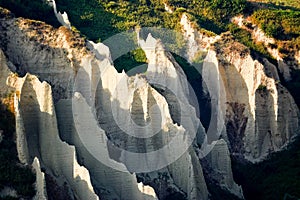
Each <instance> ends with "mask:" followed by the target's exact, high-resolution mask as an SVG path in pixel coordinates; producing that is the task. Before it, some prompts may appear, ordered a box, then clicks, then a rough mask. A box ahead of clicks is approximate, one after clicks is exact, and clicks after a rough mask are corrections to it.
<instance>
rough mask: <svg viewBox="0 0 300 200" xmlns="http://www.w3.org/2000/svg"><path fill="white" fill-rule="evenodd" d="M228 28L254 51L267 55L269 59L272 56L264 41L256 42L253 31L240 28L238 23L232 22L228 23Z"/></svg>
mask: <svg viewBox="0 0 300 200" xmlns="http://www.w3.org/2000/svg"><path fill="white" fill-rule="evenodd" d="M228 29H229V31H230V32H231V34H232V35H233V36H234V37H235V38H236V39H237V40H238V41H239V42H241V43H242V44H244V45H245V46H247V47H249V48H250V49H251V50H252V51H254V52H257V53H259V54H261V55H263V56H264V57H267V58H269V59H272V58H271V55H270V54H269V52H268V51H267V48H266V47H265V46H264V45H263V44H262V43H255V42H254V41H253V39H252V36H251V33H250V32H248V31H246V30H244V29H241V28H239V27H238V26H237V25H235V24H233V23H231V24H229V25H228Z"/></svg>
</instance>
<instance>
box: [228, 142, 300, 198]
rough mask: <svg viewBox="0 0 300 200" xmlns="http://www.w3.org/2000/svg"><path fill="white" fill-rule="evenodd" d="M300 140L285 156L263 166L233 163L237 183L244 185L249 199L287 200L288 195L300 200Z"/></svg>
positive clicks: (280, 156)
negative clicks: (285, 199) (285, 198)
mask: <svg viewBox="0 0 300 200" xmlns="http://www.w3.org/2000/svg"><path fill="white" fill-rule="evenodd" d="M299 146H300V138H298V139H297V140H296V141H295V143H293V144H291V146H290V147H289V148H288V149H287V150H284V151H282V152H278V153H275V154H272V155H271V156H270V158H269V159H268V160H266V161H263V162H262V163H259V164H250V163H241V162H238V161H237V160H236V159H234V158H233V159H232V160H233V172H234V179H235V180H236V182H237V183H238V184H242V186H243V191H244V196H245V198H246V199H257V200H269V199H270V200H273V199H284V196H285V195H286V194H289V195H291V196H295V197H297V198H300V190H299V188H300V148H299Z"/></svg>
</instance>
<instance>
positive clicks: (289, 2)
mask: <svg viewBox="0 0 300 200" xmlns="http://www.w3.org/2000/svg"><path fill="white" fill-rule="evenodd" d="M251 1H254V2H259V3H267V4H274V5H276V6H287V7H294V8H300V4H299V1H298V0H251Z"/></svg>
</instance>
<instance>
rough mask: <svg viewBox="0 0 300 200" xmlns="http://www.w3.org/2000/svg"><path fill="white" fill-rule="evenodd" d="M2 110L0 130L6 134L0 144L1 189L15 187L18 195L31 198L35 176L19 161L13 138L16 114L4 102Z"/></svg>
mask: <svg viewBox="0 0 300 200" xmlns="http://www.w3.org/2000/svg"><path fill="white" fill-rule="evenodd" d="M0 111H1V117H0V130H3V135H4V138H3V141H2V142H1V144H0V163H1V165H0V190H1V189H2V188H3V187H5V186H9V187H12V188H14V189H15V190H16V191H17V193H18V195H21V196H23V197H28V198H31V197H33V196H34V195H35V189H34V185H33V184H34V183H35V176H34V174H33V172H32V170H31V169H30V168H29V167H25V166H22V165H21V164H20V163H19V160H18V157H17V150H16V144H15V142H14V139H13V133H14V131H15V127H14V124H15V119H14V115H13V114H12V113H11V111H9V110H8V109H7V107H6V106H4V105H3V104H0ZM6 199H9V198H6Z"/></svg>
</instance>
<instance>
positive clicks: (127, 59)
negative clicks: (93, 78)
mask: <svg viewBox="0 0 300 200" xmlns="http://www.w3.org/2000/svg"><path fill="white" fill-rule="evenodd" d="M146 62H147V58H146V55H145V53H144V51H143V50H142V49H141V48H138V49H136V50H133V51H131V52H129V53H127V54H124V55H122V56H121V57H119V58H117V59H116V60H114V66H115V68H116V70H117V71H118V72H122V71H123V70H124V71H125V72H128V71H130V70H131V69H133V68H135V67H137V66H141V65H143V64H146Z"/></svg>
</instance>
